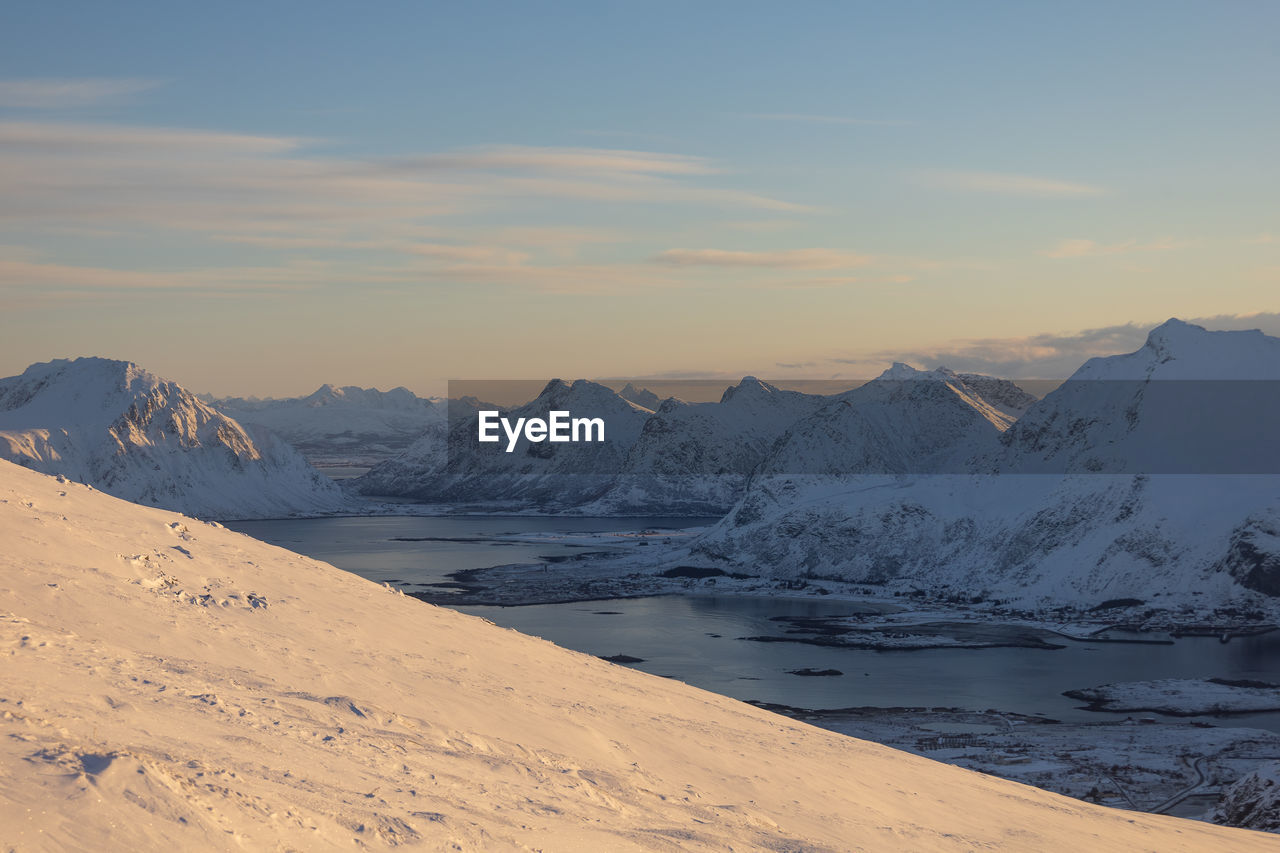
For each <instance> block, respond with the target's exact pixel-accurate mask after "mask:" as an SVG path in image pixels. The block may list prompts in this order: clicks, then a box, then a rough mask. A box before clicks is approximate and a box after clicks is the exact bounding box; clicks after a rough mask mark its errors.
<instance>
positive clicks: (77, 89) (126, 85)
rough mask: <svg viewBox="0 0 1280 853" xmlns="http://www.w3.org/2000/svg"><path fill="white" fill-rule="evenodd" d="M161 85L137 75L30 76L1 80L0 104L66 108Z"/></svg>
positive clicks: (135, 92) (143, 90) (21, 107)
mask: <svg viewBox="0 0 1280 853" xmlns="http://www.w3.org/2000/svg"><path fill="white" fill-rule="evenodd" d="M159 85H160V81H159V80H146V79H142V78H138V77H69V78H68V77H31V78H26V79H20V80H0V107H10V108H19V109H41V110H54V109H67V108H70V107H84V106H89V105H91V104H97V103H101V102H103V101H110V100H114V99H117V98H123V97H127V96H129V95H136V94H137V93H139V92H145V91H147V90H148V89H154V88H156V87H157V86H159Z"/></svg>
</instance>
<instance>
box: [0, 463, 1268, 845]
mask: <svg viewBox="0 0 1280 853" xmlns="http://www.w3.org/2000/svg"><path fill="white" fill-rule="evenodd" d="M0 541H3V542H4V543H5V547H4V548H3V549H0V643H3V647H4V649H5V663H4V689H3V692H2V693H0V733H2V734H3V737H0V844H2V845H3V847H4V848H5V849H16V850H106V849H128V850H165V851H169V850H232V849H234V850H245V849H251V850H271V849H281V850H286V849H290V850H308V851H319V850H345V849H362V850H363V849H370V848H385V847H392V846H399V845H405V846H414V847H416V848H421V849H428V850H506V849H548V850H583V851H598V850H708V851H710V850H715V851H723V850H773V851H777V850H806V851H836V850H840V851H843V850H850V849H867V850H912V851H918V850H973V849H1019V850H1061V849H1068V848H1070V849H1087V850H1091V851H1126V853H1127V851H1131V850H1161V851H1200V850H1233V851H1242V853H1243V851H1252V850H1259V851H1261V850H1274V849H1275V847H1276V842H1275V838H1274V837H1272V836H1266V835H1263V834H1261V833H1253V832H1249V831H1245V830H1238V829H1227V828H1223V827H1216V826H1212V825H1209V824H1203V823H1197V822H1191V821H1185V820H1178V819H1174V818H1168V817H1159V816H1154V815H1149V814H1141V813H1137V812H1128V811H1115V810H1110V809H1106V808H1103V807H1100V806H1095V805H1090V804H1087V803H1084V802H1081V801H1077V800H1071V799H1067V798H1064V797H1061V796H1056V795H1053V794H1050V793H1047V792H1044V791H1040V790H1037V789H1033V788H1029V787H1024V786H1021V785H1018V784H1016V783H1012V782H1007V781H1003V780H999V779H996V778H993V777H989V776H983V775H980V774H977V773H973V772H970V771H966V770H962V769H959V768H955V767H950V766H947V765H943V764H939V763H935V762H932V761H929V760H927V759H924V758H919V757H916V756H912V755H908V754H906V753H901V752H896V751H894V750H892V749H889V748H887V747H882V746H879V745H876V744H872V743H867V742H864V741H858V740H854V739H851V738H846V737H843V736H840V735H837V734H834V733H831V732H827V731H823V730H820V729H817V728H813V727H810V726H808V725H805V724H803V723H798V722H795V721H792V720H789V719H786V718H783V717H780V716H775V715H773V714H770V713H768V712H766V711H763V710H760V709H757V708H753V707H751V706H748V705H745V704H741V703H739V702H736V701H733V700H731V699H728V698H724V697H720V696H716V695H712V694H709V693H705V692H703V691H700V690H696V689H694V688H692V687H688V686H686V685H683V684H680V683H678V682H675V681H671V680H668V679H664V678H659V677H655V676H651V675H646V674H644V673H640V672H636V671H632V670H629V669H626V668H624V667H620V666H614V665H611V664H608V663H605V662H603V661H600V660H597V659H595V658H591V657H588V656H585V655H581V654H577V653H574V652H569V651H566V650H563V649H560V648H557V647H555V646H553V645H551V644H549V643H546V642H544V641H541V640H537V639H533V638H530V637H525V636H522V635H520V634H518V633H515V632H513V631H509V630H504V629H501V628H498V627H495V626H494V625H492V624H489V623H487V622H485V621H483V620H480V619H476V618H473V617H469V616H464V615H461V614H459V613H456V612H453V611H449V610H445V609H440V608H435V607H431V606H429V605H424V604H422V603H421V602H418V601H416V600H414V599H411V598H406V597H404V596H402V595H399V594H397V593H394V592H392V591H390V590H388V589H386V588H384V587H381V586H377V585H374V584H372V583H369V582H367V581H364V580H361V579H360V578H357V577H356V576H354V575H351V574H347V573H345V572H342V571H339V570H337V569H335V568H332V567H330V566H327V565H324V564H322V563H318V562H316V561H314V560H310V559H307V558H304V557H300V556H297V555H294V554H291V553H289V552H287V551H284V550H282V549H279V548H275V547H272V546H268V545H265V544H263V543H260V542H257V541H255V540H252V539H250V538H248V537H246V536H243V535H240V534H236V533H232V532H230V531H227V530H225V529H222V528H220V527H219V526H217V525H210V524H202V523H199V522H196V521H193V520H191V519H189V518H184V517H181V516H178V515H175V514H173V513H169V512H165V511H161V510H156V509H150V508H145V507H140V506H136V505H132V504H127V503H125V502H123V501H119V500H116V499H114V498H111V497H108V496H106V495H103V494H101V493H98V492H95V491H93V490H91V489H89V488H87V487H85V486H81V485H77V484H72V483H65V482H59V481H58V480H56V479H54V478H51V477H46V476H43V475H40V474H37V473H35V472H32V471H28V470H24V469H22V468H19V467H17V466H13V465H10V464H8V463H0Z"/></svg>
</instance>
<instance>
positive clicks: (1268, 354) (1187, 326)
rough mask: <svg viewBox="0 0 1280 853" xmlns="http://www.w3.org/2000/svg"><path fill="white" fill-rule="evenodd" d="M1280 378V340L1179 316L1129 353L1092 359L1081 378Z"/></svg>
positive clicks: (1079, 373)
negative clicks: (1220, 328)
mask: <svg viewBox="0 0 1280 853" xmlns="http://www.w3.org/2000/svg"><path fill="white" fill-rule="evenodd" d="M1099 379H1105V380H1146V379H1166V380H1207V379H1214V380H1239V379H1254V380H1257V379H1267V380H1280V338H1276V337H1272V336H1270V335H1267V334H1264V333H1263V332H1262V331H1261V330H1260V329H1248V330H1231V331H1217V330H1213V331H1211V330H1209V329H1206V328H1204V327H1203V326H1197V325H1195V324H1194V323H1188V322H1185V321H1183V320H1179V319H1177V318H1173V319H1170V320H1166V321H1165V322H1164V323H1161V324H1160V325H1159V326H1156V327H1155V328H1154V329H1152V330H1151V331H1150V332H1149V333H1148V335H1147V340H1146V343H1145V344H1143V346H1142V347H1141V348H1140V349H1138V350H1136V351H1134V352H1131V353H1126V354H1123V355H1112V356H1103V357H1098V358H1091V359H1089V360H1088V361H1086V362H1085V363H1084V365H1083V366H1081V367H1080V369H1079V370H1077V371H1076V372H1075V373H1074V374H1073V375H1072V376H1071V381H1077V380H1099Z"/></svg>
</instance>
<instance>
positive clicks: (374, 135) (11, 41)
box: [0, 2, 1280, 396]
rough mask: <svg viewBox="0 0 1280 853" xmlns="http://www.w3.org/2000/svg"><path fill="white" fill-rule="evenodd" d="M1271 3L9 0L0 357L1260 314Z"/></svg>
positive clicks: (563, 366) (1228, 323)
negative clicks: (206, 0) (208, 0)
mask: <svg viewBox="0 0 1280 853" xmlns="http://www.w3.org/2000/svg"><path fill="white" fill-rule="evenodd" d="M1277 31H1280V6H1277V5H1276V4H1274V3H1269V2H1256V3H1244V2H1214V3H1209V2H1203V3H1185V2H1158V3H1157V2H1150V3H1137V2H1134V3H1073V4H1069V5H1068V4H1049V3H1000V2H983V3H977V4H958V3H943V2H933V3H915V2H902V3H891V4H887V3H855V2H848V3H835V2H810V3H754V2H732V3H721V2H697V3H689V2H677V3H666V2H646V3H600V2H591V3H586V2H584V3H564V2H547V3H537V4H533V3H529V4H513V3H490V2H470V3H449V4H445V3H428V2H401V3H397V2H380V3H377V4H356V3H329V2H308V3H287V2H279V3H236V2H223V3H218V4H201V5H198V6H197V5H195V4H183V3H145V2H129V3H121V4H103V3H75V2H63V3H29V2H20V3H8V4H5V6H4V8H3V10H2V11H0V375H12V374H16V373H19V372H21V371H22V370H23V369H24V368H25V367H26V366H27V365H28V364H30V363H32V362H36V361H44V360H48V359H50V358H61V357H74V356H78V355H100V356H107V357H113V358H121V359H128V360H132V361H135V362H137V363H139V364H141V365H143V366H144V367H146V368H148V369H150V370H152V371H153V372H156V373H159V374H161V375H163V376H166V377H168V378H172V379H175V380H177V381H179V382H181V383H182V384H184V385H187V386H188V387H190V388H192V389H194V390H197V391H207V392H212V393H216V394H241V395H247V394H256V395H276V396H282V395H292V394H302V393H307V392H309V391H311V390H313V389H314V388H315V387H317V386H318V385H320V384H321V383H324V382H330V383H334V384H354V385H362V386H377V387H382V388H386V387H393V386H397V385H404V386H406V387H409V388H410V389H413V390H416V391H420V392H423V393H438V392H439V391H440V389H441V388H442V387H443V382H444V381H445V380H448V379H497V378H543V377H550V376H562V377H566V378H570V377H618V376H628V377H630V376H637V377H689V376H707V377H719V376H725V377H733V376H742V375H746V374H752V375H757V376H761V377H768V378H775V379H785V378H820V379H831V378H841V377H850V378H866V377H868V376H874V375H875V374H877V373H879V372H880V370H881V369H882V368H883V367H885V366H887V365H888V363H890V362H891V361H894V360H904V361H908V362H910V363H912V364H915V365H917V366H922V367H933V366H937V365H938V364H946V365H947V366H949V367H952V368H955V369H978V370H986V371H988V372H999V373H1002V374H1004V375H1009V376H1015V377H1046V378H1060V377H1062V376H1065V375H1067V374H1068V373H1070V371H1071V370H1072V369H1073V368H1074V367H1075V366H1077V365H1078V364H1079V363H1080V362H1082V361H1083V360H1084V359H1085V358H1087V357H1089V356H1091V355H1099V354H1107V353H1111V352H1120V351H1127V350H1132V349H1134V348H1136V346H1138V345H1140V344H1141V342H1142V340H1143V337H1144V335H1145V331H1146V330H1147V329H1148V328H1150V327H1151V326H1153V325H1155V324H1156V323H1159V322H1161V321H1163V320H1165V319H1167V318H1169V317H1173V316H1177V317H1181V318H1183V319H1188V320H1193V321H1196V320H1198V321H1202V322H1204V323H1205V324H1206V325H1209V326H1210V327H1213V328H1263V329H1264V330H1266V331H1268V332H1270V333H1273V334H1280V296H1277V294H1280V286H1278V285H1280V213H1278V211H1280V205H1277V204H1276V199H1277V198H1280V165H1278V164H1277V158H1276V154H1275V152H1276V151H1280V108H1278V107H1280V103H1277V102H1278V101H1280V87H1277V86H1276V81H1277V80H1280V52H1277V51H1276V50H1275V49H1274V34H1275V33H1276V32H1277Z"/></svg>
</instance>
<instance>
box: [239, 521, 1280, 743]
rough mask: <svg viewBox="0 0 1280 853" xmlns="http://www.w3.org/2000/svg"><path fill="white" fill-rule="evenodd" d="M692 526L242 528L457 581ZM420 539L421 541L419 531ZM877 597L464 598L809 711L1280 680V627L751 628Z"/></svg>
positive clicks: (408, 575) (1035, 707)
mask: <svg viewBox="0 0 1280 853" xmlns="http://www.w3.org/2000/svg"><path fill="white" fill-rule="evenodd" d="M691 523H694V524H696V523H706V521H705V520H694V521H690V520H689V519H678V518H667V519H663V518H634V519H566V518H554V519H549V518H520V517H503V518H495V517H443V518H410V517H391V518H328V519H305V520H275V521H254V522H237V523H235V524H233V525H228V526H230V527H233V528H235V529H236V530H240V531H242V532H244V533H248V534H249V535H251V536H255V537H257V538H259V539H263V540H266V541H268V542H271V543H274V544H277V545H281V546H283V547H285V548H289V549H290V550H293V551H297V552H299V553H302V554H306V555H307V556H310V557H315V558H317V559H321V560H325V561H326V562H330V563H333V564H334V565H336V566H338V567H340V568H343V569H346V570H348V571H351V572H355V573H356V574H359V575H361V576H363V577H367V578H369V579H371V580H375V581H379V582H383V581H400V582H405V583H408V584H412V583H435V582H439V581H443V580H447V575H448V574H449V573H450V572H454V571H457V570H459V569H468V568H479V567H484V566H493V565H500V564H505V563H519V562H532V561H535V560H537V559H538V558H539V557H543V556H556V555H561V554H570V553H575V552H580V551H581V550H582V549H581V548H577V547H573V546H568V545H564V544H555V543H546V544H541V543H527V542H522V543H503V542H493V541H488V540H489V539H490V538H491V537H499V536H502V535H505V534H512V533H528V532H553V531H554V532H561V533H583V532H592V531H595V532H603V531H611V530H623V529H636V530H638V529H643V528H653V527H682V526H686V525H689V524H691ZM423 537H438V538H435V539H427V540H424V539H423ZM414 538H417V539H418V540H419V541H405V540H407V539H414ZM457 540H462V541H457ZM591 549H592V550H598V549H599V546H596V545H593V546H591ZM406 588H411V587H406ZM866 607H867V605H865V604H862V603H860V602H841V601H831V600H828V599H820V600H807V599H794V598H779V599H773V598H753V597H742V596H714V595H708V596H688V597H686V596H662V597H653V598H640V599H620V600H613V601H593V602H578V603H570V604H541V605H533V606H528V607H460V608H458V609H460V610H462V611H464V612H467V613H473V614H476V615H479V616H484V617H485V618H487V619H490V620H492V621H493V622H495V623H497V624H499V625H502V626H504V627H509V628H515V629H516V630H519V631H522V632H524V633H527V634H533V635H535V636H539V637H543V638H545V639H548V640H551V641H552V642H554V643H557V644H558V645H561V646H565V647H567V648H571V649H576V650H578V651H582V652H586V653H588V654H593V655H601V656H605V655H616V654H625V655H630V656H633V657H637V658H641V659H643V662H642V663H637V664H634V665H633V666H634V668H636V669H640V670H643V671H645V672H649V673H652V674H654V675H663V676H670V677H674V678H678V679H680V680H682V681H686V682H688V683H690V684H694V685H696V686H698V687H703V688H706V689H708V690H714V691H715V692H717V693H723V694H726V695H729V696H734V697H736V698H740V699H758V700H762V701H766V702H774V703H779V704H785V705H795V706H799V707H805V708H842V707H851V706H865V705H871V706H878V707H960V708H967V709H971V710H986V709H998V710H1002V711H1013V712H1018V713H1024V714H1037V713H1040V714H1047V715H1049V716H1051V717H1054V718H1057V719H1064V720H1081V721H1087V720H1101V719H1107V718H1109V717H1111V716H1112V715H1107V714H1098V713H1092V712H1085V711H1081V710H1078V709H1077V708H1076V705H1077V704H1078V703H1076V702H1074V701H1073V700H1071V699H1068V698H1066V697H1065V696H1062V695H1061V694H1062V692H1063V691H1064V690H1070V689H1073V688H1081V687H1090V686H1094V685H1098V684H1105V683H1108V682H1115V681H1143V680H1149V679H1156V678H1212V677H1222V678H1249V679H1257V680H1262V681H1280V632H1277V633H1272V634H1264V635H1261V636H1255V637H1245V638H1237V639H1234V640H1232V641H1231V642H1230V643H1225V644H1224V643H1220V642H1219V641H1218V640H1217V639H1215V638H1212V637H1189V638H1184V639H1181V640H1179V641H1177V642H1176V643H1174V644H1173V645H1137V644H1125V643H1076V642H1068V644H1067V647H1066V648H1064V649H1061V650H1057V651H1046V650H1042V649H1025V648H995V649H928V650H920V651H909V652H903V651H894V652H882V651H872V650H859V649H839V648H826V647H818V646H807V645H800V644H794V643H756V642H748V641H743V640H739V639H737V638H739V637H745V636H755V635H762V634H775V635H776V634H781V633H782V632H783V631H784V630H785V628H786V626H785V624H781V623H780V622H778V621H776V620H775V617H787V618H799V617H818V616H838V615H841V614H849V613H854V612H866ZM805 668H810V669H819V670H820V669H836V670H840V671H841V672H842V673H843V675H841V676H835V677H822V678H812V677H810V678H805V677H799V676H795V675H790V674H788V672H789V671H790V670H796V669H805ZM1119 716H1120V717H1123V716H1125V715H1123V714H1122V715H1119ZM1233 719H1234V720H1235V721H1236V722H1235V724H1237V725H1253V726H1258V727H1265V728H1269V729H1272V730H1274V731H1280V714H1260V715H1250V716H1249V717H1237V718H1233Z"/></svg>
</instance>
